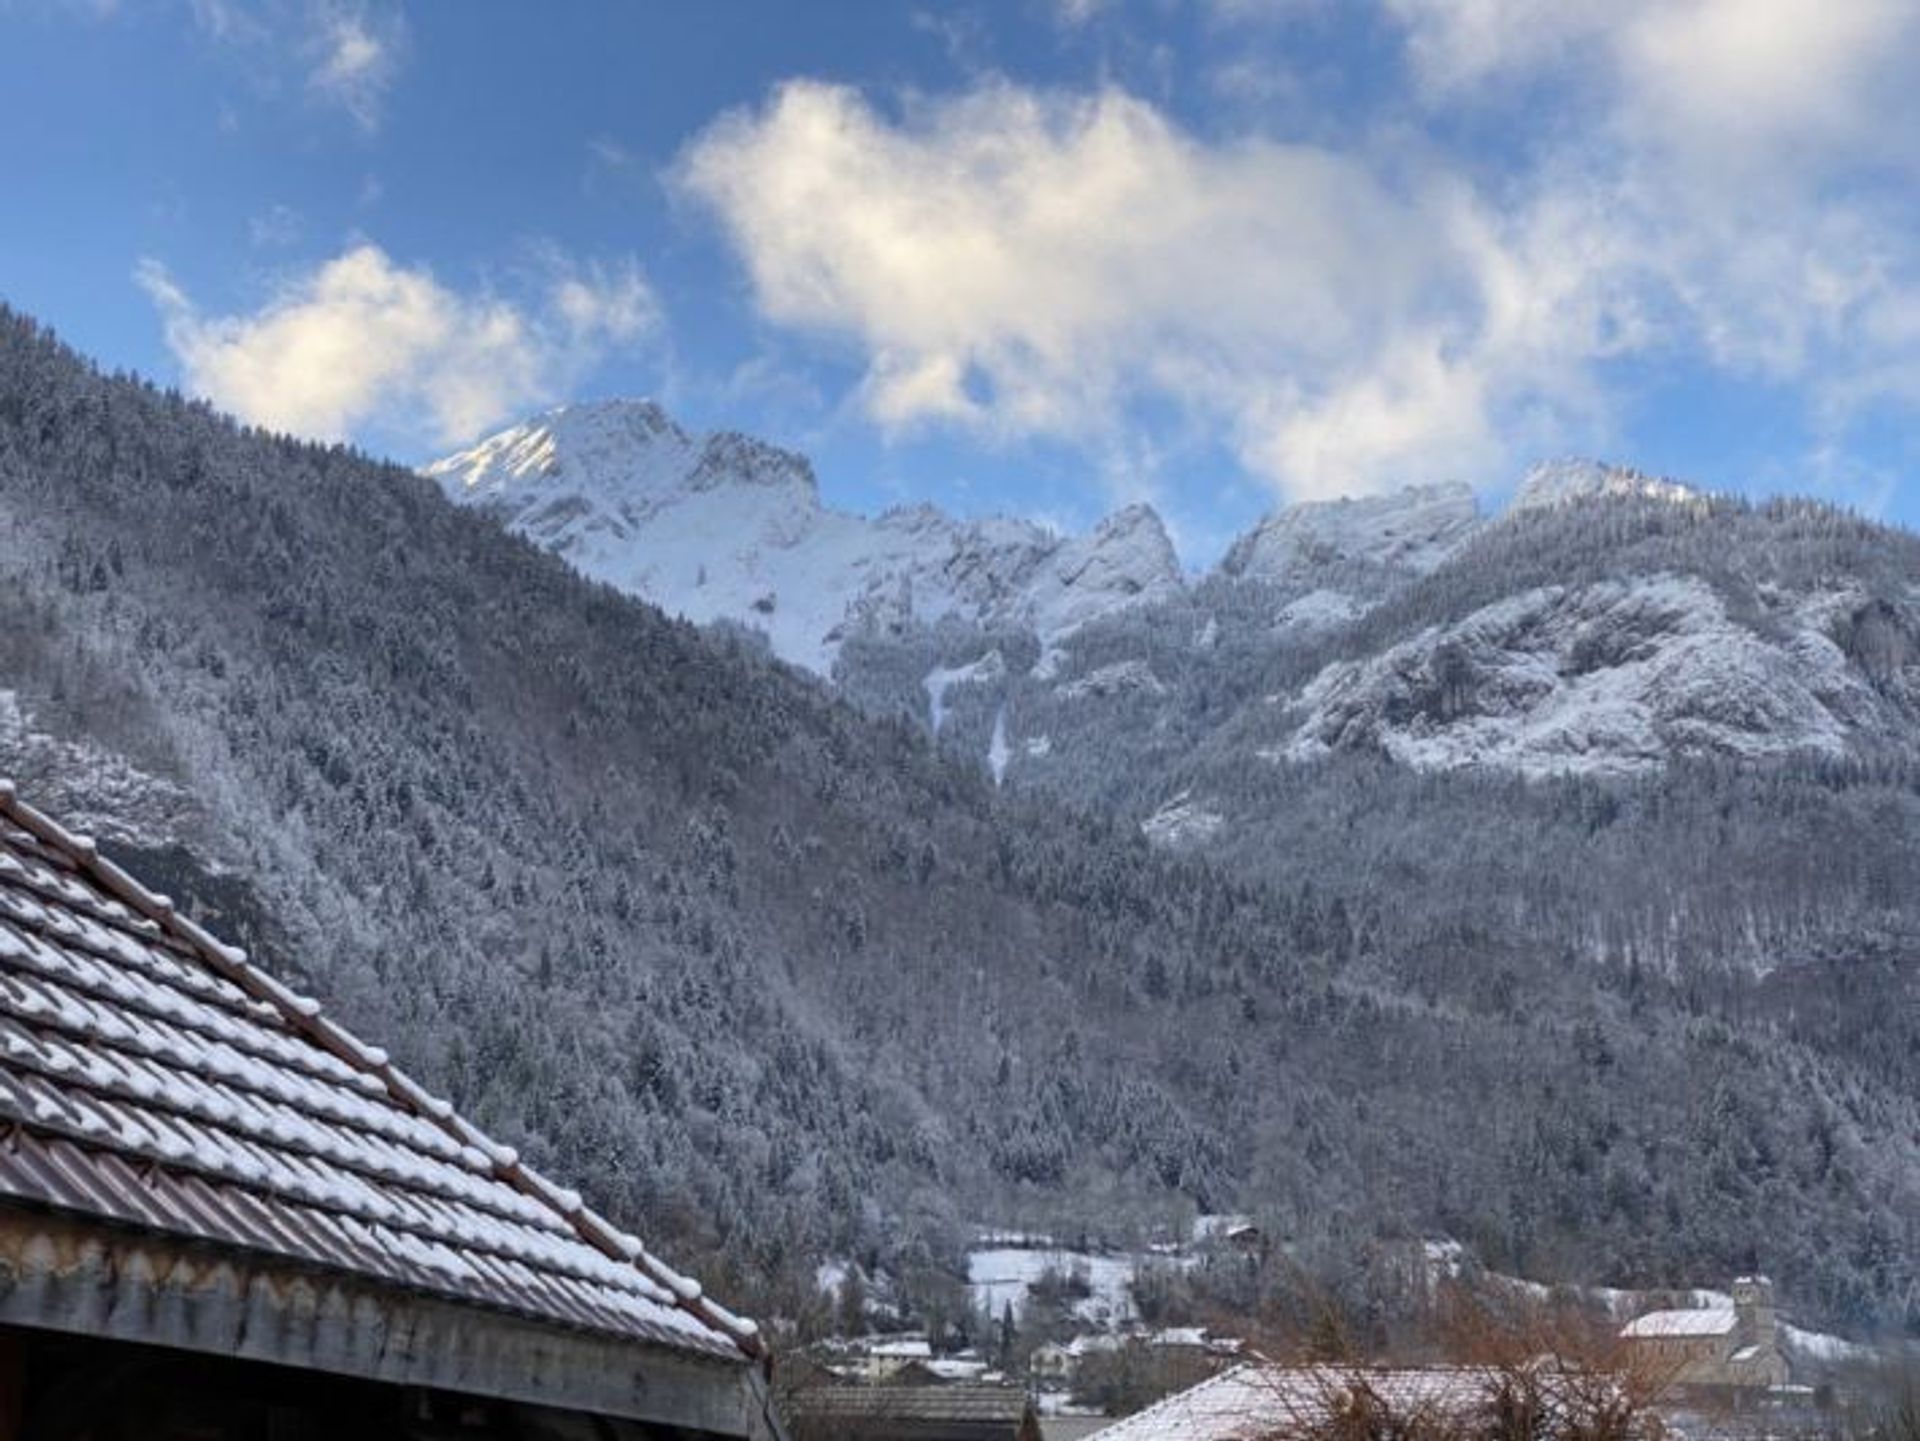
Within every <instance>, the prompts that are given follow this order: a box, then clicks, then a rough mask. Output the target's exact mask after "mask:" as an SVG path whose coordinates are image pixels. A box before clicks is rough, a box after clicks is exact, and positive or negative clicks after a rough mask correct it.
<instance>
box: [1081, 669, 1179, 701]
mask: <svg viewBox="0 0 1920 1441" xmlns="http://www.w3.org/2000/svg"><path fill="white" fill-rule="evenodd" d="M1133 691H1140V692H1143V693H1145V694H1147V695H1165V694H1166V693H1167V688H1166V686H1165V685H1164V684H1162V683H1161V680H1160V677H1159V676H1157V675H1155V674H1154V673H1153V668H1152V667H1151V666H1149V665H1148V664H1147V663H1146V662H1145V661H1143V660H1122V661H1115V662H1114V663H1113V664H1112V665H1103V666H1101V667H1100V668H1099V669H1098V670H1093V671H1088V672H1087V673H1086V674H1085V675H1083V676H1081V677H1080V678H1079V679H1078V680H1072V681H1068V682H1067V683H1066V684H1065V685H1061V686H1055V687H1054V689H1053V693H1054V694H1055V695H1056V696H1058V697H1059V698H1060V699H1061V700H1086V699H1088V698H1089V697H1092V698H1094V699H1098V700H1104V699H1106V698H1107V697H1108V696H1115V695H1126V694H1128V693H1130V692H1133Z"/></svg>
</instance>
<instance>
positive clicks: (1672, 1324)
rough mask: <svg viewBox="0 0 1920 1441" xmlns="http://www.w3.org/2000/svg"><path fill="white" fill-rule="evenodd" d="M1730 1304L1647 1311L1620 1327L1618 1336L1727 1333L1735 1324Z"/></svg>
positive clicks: (1638, 1336)
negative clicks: (1682, 1309)
mask: <svg viewBox="0 0 1920 1441" xmlns="http://www.w3.org/2000/svg"><path fill="white" fill-rule="evenodd" d="M1738 1319H1739V1318H1738V1317H1737V1316H1736V1315H1735V1313H1734V1309H1733V1307H1731V1306H1695V1307H1692V1308H1690V1309H1688V1310H1685V1311H1649V1312H1647V1313H1646V1315H1644V1316H1636V1317H1634V1319H1633V1320H1631V1321H1629V1322H1627V1324H1626V1326H1625V1327H1624V1328H1623V1329H1622V1330H1621V1332H1620V1334H1621V1335H1622V1336H1630V1337H1633V1338H1634V1339H1636V1340H1645V1339H1648V1338H1653V1337H1665V1338H1669V1339H1674V1338H1680V1337H1687V1336H1727V1335H1731V1334H1732V1332H1733V1328H1734V1327H1735V1326H1736V1325H1737V1324H1738Z"/></svg>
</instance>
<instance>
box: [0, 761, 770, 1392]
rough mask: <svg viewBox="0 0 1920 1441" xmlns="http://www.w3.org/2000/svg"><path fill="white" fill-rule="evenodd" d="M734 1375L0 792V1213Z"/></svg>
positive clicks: (693, 1293) (220, 951) (230, 955)
mask: <svg viewBox="0 0 1920 1441" xmlns="http://www.w3.org/2000/svg"><path fill="white" fill-rule="evenodd" d="M7 1202H11V1203H14V1204H15V1205H17V1204H19V1203H27V1204H28V1205H31V1206H34V1207H44V1208H51V1209H53V1210H55V1211H58V1212H62V1213H66V1214H68V1215H78V1216H81V1217H84V1218H88V1219H91V1220H104V1221H107V1222H111V1223H116V1224H117V1225H119V1226H124V1227H128V1228H134V1229H135V1230H137V1231H139V1232H141V1233H145V1234H154V1233H158V1234H160V1235H162V1236H165V1237H170V1238H176V1239H178V1240H181V1241H186V1242H191V1243H196V1244H202V1245H206V1244H210V1245H211V1246H212V1247H213V1248H215V1249H216V1252H240V1253H245V1254H247V1255H249V1256H257V1257H266V1258H271V1259H273V1260H274V1261H276V1262H287V1263H292V1264H294V1265H296V1266H298V1267H301V1268H317V1269H318V1270H319V1271H321V1272H326V1273H333V1274H335V1275H339V1276H345V1277H349V1278H352V1279H354V1280H355V1281H356V1282H368V1283H373V1284H375V1285H377V1286H379V1287H381V1288H392V1289H396V1290H400V1291H404V1292H406V1293H410V1294H424V1295H426V1296H428V1297H432V1298H436V1299H439V1300H445V1301H452V1302H455V1303H458V1304H460V1305H464V1306H477V1307H482V1308H487V1309H488V1310H491V1311H495V1312H501V1313H506V1314H508V1315H511V1316H513V1317H517V1318H523V1319H530V1320H533V1321H537V1322H540V1323H545V1324H548V1325H554V1326H559V1327H564V1328H570V1329H572V1330H575V1331H580V1332H586V1333H591V1334H592V1335H593V1336H594V1337H596V1338H612V1339H615V1340H618V1341H622V1342H639V1343H643V1344H645V1345H648V1346H652V1347H658V1348H665V1349H666V1350H668V1351H670V1352H673V1353H677V1354H680V1355H684V1356H687V1357H689V1358H693V1359H702V1358H704V1359H716V1360H731V1361H733V1362H736V1363H744V1362H745V1361H746V1360H747V1359H748V1358H749V1357H753V1356H757V1355H758V1354H759V1353H760V1342H759V1340H758V1336H757V1333H756V1330H755V1327H754V1326H753V1324H752V1323H751V1322H749V1321H745V1320H742V1319H740V1318H738V1317H735V1316H733V1315H732V1314H731V1313H729V1312H728V1311H726V1310H725V1309H724V1308H722V1307H720V1306H718V1305H716V1304H715V1303H714V1302H712V1301H711V1300H708V1299H707V1298H706V1297H704V1296H703V1295H702V1294H701V1290H700V1286H699V1285H698V1283H697V1282H695V1281H693V1280H691V1279H689V1278H687V1277H684V1276H681V1275H678V1274H676V1273H675V1272H673V1271H672V1270H670V1269H669V1268H668V1267H666V1266H665V1265H664V1264H662V1263H661V1262H660V1261H659V1260H657V1259H656V1258H655V1257H654V1256H652V1255H651V1254H650V1253H649V1252H648V1251H647V1250H646V1248H645V1247H644V1246H642V1245H641V1243H640V1242H639V1241H638V1240H636V1239H634V1238H633V1237H631V1236H628V1235H626V1234H624V1233H622V1232H621V1231H620V1230H619V1229H617V1228H616V1227H614V1226H613V1225H612V1224H610V1223H609V1222H607V1221H606V1220H604V1219H602V1218H601V1217H599V1216H598V1215H596V1214H594V1213H593V1212H592V1211H591V1210H589V1209H587V1208H586V1207H585V1206H584V1205H583V1204H582V1202H581V1199H580V1197H579V1196H578V1195H577V1194H575V1193H574V1192H571V1191H568V1190H565V1189H563V1188H561V1187H559V1186H557V1185H555V1184H554V1183H553V1182H551V1181H549V1180H547V1179H546V1178H545V1177H543V1176H541V1175H539V1174H537V1173H536V1172H534V1171H533V1170H532V1169H531V1168H529V1167H528V1166H526V1165H524V1164H523V1163H522V1162H521V1161H520V1159H519V1158H518V1156H516V1155H515V1153H514V1152H513V1151H512V1150H511V1149H510V1148H508V1147H506V1146H502V1145H499V1144H497V1143H496V1142H494V1141H493V1140H491V1139H490V1138H489V1137H487V1136H486V1135H485V1134H483V1133H482V1132H481V1131H480V1130H479V1129H478V1128H477V1127H475V1126H474V1125H472V1124H471V1123H470V1122H468V1121H466V1120H465V1119H463V1118H462V1117H461V1116H459V1115H457V1114H456V1113H455V1112H454V1110H453V1108H452V1107H451V1106H450V1105H449V1104H448V1103H447V1102H446V1101H444V1100H441V1099H439V1098H437V1097H434V1096H432V1095H429V1094H428V1093H427V1092H426V1091H425V1090H424V1089H423V1088H422V1087H420V1086H419V1085H418V1084H417V1083H415V1082H414V1081H413V1080H412V1079H411V1078H410V1077H408V1076H407V1075H405V1074H404V1073H403V1072H402V1071H401V1070H400V1069H399V1068H398V1067H396V1066H395V1065H394V1064H393V1063H392V1062H391V1061H390V1060H389V1059H388V1058H387V1056H386V1054H385V1053H384V1052H382V1051H381V1050H379V1049H378V1048H377V1047H374V1046H369V1045H367V1044H365V1043H363V1042H361V1041H360V1040H358V1039H357V1038H356V1037H354V1036H353V1035H351V1034H350V1033H349V1032H348V1031H347V1030H346V1029H345V1028H343V1027H342V1026H340V1025H339V1024H338V1023H337V1022H336V1021H334V1020H332V1019H331V1018H329V1017H328V1016H326V1015H325V1014H324V1013H323V1012H322V1010H321V1008H320V1006H319V1004H318V1003H317V1002H315V1001H313V1000H311V999H309V998H308V997H305V996H301V995H297V994H295V993H294V992H293V991H291V990H289V989H288V988H287V987H286V986H284V985H282V984H281V983H280V982H279V981H277V980H275V979H274V978H272V977H271V976H269V975H267V974H266V973H265V972H264V971H262V970H261V969H260V968H259V967H257V966H256V965H254V964H253V963H252V962H251V961H250V960H249V958H248V957H247V955H246V954H245V953H244V952H243V951H240V950H238V949H236V948H234V947H232V946H229V945H224V944H222V943H221V942H220V941H219V940H217V939H215V938H214V937H213V936H212V935H210V934H208V933H207V932H206V931H205V930H204V929H202V928H201V927H200V926H199V925H197V924H196V923H194V922H193V921H191V920H189V919H188V918H186V917H185V916H182V915H180V914H178V913H177V912H176V911H175V910H174V908H173V906H172V904H171V903H170V902H169V901H168V900H167V898H166V897H164V896H160V895H156V894H154V893H152V892H150V891H148V890H146V889H144V888H143V887H142V886H140V885H139V884H138V883H137V882H135V881H134V880H133V879H132V878H131V877H129V876H128V875H126V874H125V873H124V872H123V871H122V870H121V869H120V868H119V867H117V866H115V865H114V864H113V863H111V862H110V861H108V860H107V859H105V858H104V857H102V856H101V855H100V854H99V853H98V851H97V850H96V849H95V847H94V845H93V843H92V842H91V841H90V840H88V839H86V838H85V837H82V836H77V835H74V834H72V833H70V832H68V831H67V830H65V829H64V828H63V827H61V826H59V825H58V824H56V823H55V822H53V821H51V820H49V819H48V818H47V817H45V816H43V815H41V814H40V813H39V812H37V811H35V810H34V809H33V808H31V807H30V806H28V805H26V804H24V803H23V802H21V801H20V800H19V799H18V797H17V796H16V795H15V793H14V788H13V786H12V785H11V784H10V783H8V782H5V781H0V1203H7Z"/></svg>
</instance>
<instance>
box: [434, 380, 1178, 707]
mask: <svg viewBox="0 0 1920 1441" xmlns="http://www.w3.org/2000/svg"><path fill="white" fill-rule="evenodd" d="M425 473H426V474H427V475H429V476H431V477H433V478H434V479H436V480H438V481H439V482H440V484H441V485H442V487H444V488H445V490H446V491H447V493H448V494H449V495H450V496H452V497H453V498H454V499H455V500H457V501H460V502H462V503H465V504H469V505H478V506H483V507H485V508H486V509H487V510H489V511H490V512H492V513H493V514H495V515H497V516H499V517H500V519H501V520H502V521H503V522H504V523H505V524H506V525H507V526H509V527H510V528H511V529H514V530H517V531H519V532H520V533H522V534H524V535H526V536H528V537H529V538H530V539H532V540H534V541H536V542H538V543H539V544H541V545H544V546H546V547H547V548H548V549H550V550H553V551H555V552H557V553H558V554H560V555H562V556H564V557H565V558H566V559H567V560H568V561H570V562H571V563H572V564H573V565H574V566H575V567H576V568H577V569H579V570H581V571H583V572H585V573H586V574H587V575H590V576H592V577H594V578H595V579H597V580H603V581H606V582H608V583H609V584H612V585H615V586H618V587H619V588H621V589H623V590H627V591H630V592H632V593H634V594H636V595H640V596H643V597H645V598H646V599H648V600H651V601H653V602H654V603H655V604H657V605H660V606H662V607H663V608H665V609H667V610H670V611H674V612H676V613H678V614H681V615H684V616H686V617H687V618H688V619H689V620H693V621H696V622H710V621H718V620H727V621H733V622H736V623H739V624H742V625H746V626H748V627H751V628H752V629H755V630H759V631H761V632H764V633H765V634H766V636H767V637H768V640H769V641H770V642H771V644H772V646H773V649H774V651H775V653H776V654H778V655H780V656H781V657H783V658H784V659H787V660H790V661H793V662H794V663H796V664H799V665H803V666H806V667H808V668H809V669H812V670H816V671H819V672H821V673H822V674H826V673H829V672H831V671H832V669H833V665H834V661H835V658H836V657H837V655H838V653H839V649H840V647H841V645H842V644H843V643H844V642H845V641H846V640H847V639H848V638H849V637H851V636H854V635H858V634H876V633H878V634H895V635H897V634H903V633H905V632H906V631H907V630H910V629H911V628H912V627H913V626H915V625H918V624H924V623H929V622H932V621H936V620H939V619H941V618H942V617H945V616H958V617H960V618H962V619H965V620H969V621H974V622H978V623H981V624H985V625H991V626H1016V627H1026V628H1030V629H1032V630H1033V631H1034V632H1035V634H1036V635H1038V636H1039V638H1040V639H1041V640H1042V641H1052V640H1054V639H1057V638H1059V637H1061V636H1063V635H1066V634H1068V633H1069V632H1071V631H1073V630H1075V629H1078V628H1079V627H1080V626H1082V625H1085V624H1087V623H1088V622H1090V621H1092V620H1095V619H1098V618H1099V617H1101V616H1103V615H1106V614H1108V613H1110V612H1112V611H1114V610H1116V609H1119V608H1121V607H1125V606H1131V605H1137V604H1144V603H1149V602H1152V601H1156V600H1161V599H1165V598H1167V597H1169V596H1171V595H1173V594H1175V593H1177V592H1178V591H1179V590H1180V589H1181V587H1182V584H1183V582H1182V578H1181V572H1180V563H1179V559H1178V557H1177V556H1176V555H1175V554H1174V550H1173V545H1172V542H1171V541H1169V540H1168V538H1167V532H1166V527H1165V526H1163V525H1162V524H1161V522H1160V517H1159V516H1158V515H1157V514H1155V513H1154V511H1153V510H1152V509H1151V507H1147V506H1129V507H1128V508H1127V509H1125V510H1122V511H1120V512H1118V513H1117V514H1115V515H1113V516H1110V517H1108V518H1107V519H1106V520H1105V521H1103V522H1102V523H1101V524H1100V525H1099V526H1097V527H1096V528H1095V529H1094V530H1093V531H1091V532H1089V533H1088V534H1086V535H1084V536H1078V537H1065V538H1063V537H1061V536H1058V535H1055V534H1054V533H1053V532H1051V531H1049V530H1047V529H1045V528H1043V527H1041V526H1039V525H1036V524H1034V523H1033V522H1031V521H1027V520H1020V519H1015V518H1011V517H1004V516H991V517H986V518H983V519H978V520H957V519H955V518H954V517H952V516H950V515H948V514H946V513H945V512H944V511H941V510H939V509H938V508H936V507H934V506H931V505H924V504H922V505H912V506H906V507H901V508H896V509H893V510H889V511H887V512H886V513H885V514H883V515H881V516H879V517H877V518H870V517H867V516H861V515H853V514H849V513H847V512H845V511H839V510H834V509H832V508H830V507H828V506H826V505H824V504H822V502H821V500H820V495H819V488H818V485H817V484H816V482H815V479H814V474H813V468H812V466H811V465H810V464H809V463H808V462H807V461H806V459H805V458H804V457H802V456H800V455H797V454H795V453H793V452H792V451H787V450H782V449H780V448H779V447H777V446H773V445H768V444H766V443H765V442H763V441H759V440H755V439H753V438H752V437H750V436H746V435H741V434H738V433H735V432H731V431H723V432H718V433H715V434H712V435H693V434H690V433H688V432H687V431H686V430H684V429H682V428H681V427H680V426H679V425H677V424H675V423H674V421H673V420H672V418H671V417H669V416H668V415H667V414H666V412H664V411H663V410H661V409H660V407H659V406H657V405H654V404H653V403H652V402H650V401H603V402H598V403H594V404H590V405H571V406H562V407H560V408H558V409H555V410H550V411H547V412H546V413H544V414H542V415H537V416H534V417H533V418H532V419H530V420H527V421H525V422H523V423H522V424H520V425H516V426H513V427H510V428H509V429H507V430H504V431H501V432H500V433H499V434H497V435H494V436H490V437H488V438H487V439H486V440H483V441H481V442H480V443H479V444H477V445H475V446H473V447H472V448H471V449H468V450H465V451H462V452H460V453H459V454H457V455H452V456H448V457H447V458H446V459H444V460H440V461H436V462H435V463H434V464H432V465H429V466H427V467H426V470H425Z"/></svg>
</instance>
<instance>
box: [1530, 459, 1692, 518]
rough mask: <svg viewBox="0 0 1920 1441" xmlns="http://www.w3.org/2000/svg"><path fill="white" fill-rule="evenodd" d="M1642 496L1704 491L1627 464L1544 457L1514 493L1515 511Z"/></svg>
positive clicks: (1681, 496)
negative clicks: (1649, 473) (1652, 474)
mask: <svg viewBox="0 0 1920 1441" xmlns="http://www.w3.org/2000/svg"><path fill="white" fill-rule="evenodd" d="M1635 496H1638V497H1641V498H1643V499H1646V500H1664V501H1669V502H1672V503H1674V504H1682V503H1685V502H1688V501H1696V500H1700V499H1702V493H1701V492H1700V491H1697V490H1695V489H1694V488H1693V487H1692V486H1690V485H1682V484H1681V483H1680V482H1679V481H1677V480H1663V479H1661V478H1659V477H1658V476H1651V475H1647V474H1645V473H1644V472H1642V471H1638V470H1634V469H1631V468H1630V467H1627V466H1620V465H1608V464H1606V463H1605V462H1603V461H1598V460H1581V459H1563V460H1548V461H1542V462H1541V463H1540V464H1538V465H1536V466H1534V467H1533V468H1532V469H1531V470H1529V471H1528V472H1527V474H1526V477H1525V478H1524V479H1523V480H1522V481H1521V482H1520V489H1519V491H1518V492H1517V493H1516V494H1515V495H1514V498H1513V509H1514V510H1515V511H1523V510H1538V509H1541V508H1544V507H1547V506H1555V505H1569V504H1571V503H1573V502H1574V501H1579V500H1610V499H1625V498H1629V497H1635Z"/></svg>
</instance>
